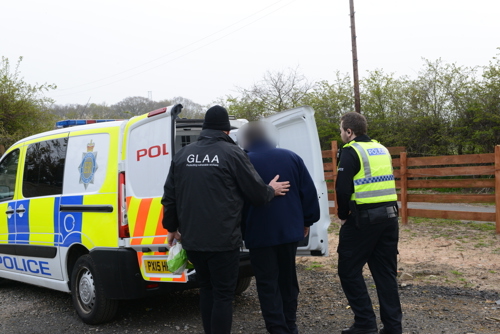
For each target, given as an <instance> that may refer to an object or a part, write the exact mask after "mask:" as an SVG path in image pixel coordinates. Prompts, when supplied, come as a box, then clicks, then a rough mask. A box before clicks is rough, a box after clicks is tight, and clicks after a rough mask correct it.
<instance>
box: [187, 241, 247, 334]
mask: <svg viewBox="0 0 500 334" xmlns="http://www.w3.org/2000/svg"><path fill="white" fill-rule="evenodd" d="M186 253H187V256H188V259H189V261H191V263H192V264H193V265H194V268H195V269H196V279H197V280H198V282H199V283H200V309H201V319H202V322H203V329H204V330H205V333H206V334H230V333H231V325H232V322H233V304H232V303H233V299H234V291H235V289H236V282H237V281H238V270H239V260H240V249H239V248H237V249H235V250H232V251H226V252H195V251H186Z"/></svg>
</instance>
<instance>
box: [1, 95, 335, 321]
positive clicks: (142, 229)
mask: <svg viewBox="0 0 500 334" xmlns="http://www.w3.org/2000/svg"><path fill="white" fill-rule="evenodd" d="M181 110H182V106H181V105H175V106H170V107H166V108H161V109H158V110H155V111H152V112H150V113H147V114H144V115H142V116H137V117H133V118H131V119H129V120H121V121H105V120H76V121H75V120H69V121H62V122H58V127H59V128H58V129H56V130H53V131H49V132H45V133H41V134H37V135H34V136H31V137H28V138H25V139H23V140H20V141H19V142H17V143H15V144H14V145H13V146H12V147H10V148H9V149H8V150H7V151H6V152H5V154H4V155H3V156H2V158H1V160H0V277H1V278H5V279H10V280H16V281H20V282H26V283H30V284H35V285H38V286H43V287H47V288H51V289H54V290H58V291H64V292H68V293H71V295H72V299H73V305H74V307H75V309H76V311H77V314H78V315H79V316H80V318H81V319H82V320H83V321H84V322H85V323H88V324H98V323H102V322H106V321H109V320H110V319H112V318H113V316H114V315H115V313H116V311H117V307H118V301H119V300H123V299H135V298H142V297H147V296H152V295H157V294H158V293H160V292H164V291H173V290H176V289H186V288H192V287H196V279H195V273H194V272H193V271H188V270H186V271H184V273H182V274H181V275H174V274H173V273H171V272H170V271H169V270H168V266H167V265H166V260H167V256H168V246H167V234H168V232H167V231H166V230H165V229H164V228H163V227H162V224H161V221H162V215H163V208H162V205H161V203H160V201H161V197H162V195H163V185H164V182H165V180H166V176H167V173H168V170H169V166H170V162H171V159H172V156H173V155H174V154H175V151H176V150H178V149H180V148H181V147H182V146H185V145H187V144H189V143H191V142H193V141H195V140H196V138H197V136H198V134H199V132H200V131H201V124H202V120H198V121H190V120H182V119H178V114H179V113H180V112H181ZM268 121H269V122H272V123H273V124H275V125H276V127H277V129H278V132H279V146H280V147H283V148H288V149H291V150H293V151H295V152H296V153H297V154H299V155H300V156H301V157H302V158H303V160H304V161H305V164H306V166H307V168H308V170H309V172H310V173H311V175H312V177H313V179H314V182H315V184H316V187H317V190H318V196H319V200H320V206H321V211H322V212H321V219H320V221H319V222H317V223H316V224H314V225H313V226H312V228H311V231H310V234H309V236H308V237H307V238H306V239H305V240H304V241H303V242H301V243H300V247H299V249H298V255H317V256H324V255H327V254H328V242H327V241H328V236H327V229H328V226H329V224H330V218H329V212H328V199H327V190H326V184H325V181H324V177H323V164H322V159H321V150H320V145H319V140H318V134H317V129H316V124H315V122H314V111H313V110H312V108H310V107H300V108H297V109H293V110H289V111H286V112H281V113H277V114H275V115H273V116H271V117H269V118H268ZM79 124H84V125H81V126H80V125H79ZM70 125H76V126H70ZM235 131H237V129H235ZM251 276H252V271H251V267H250V263H249V258H248V254H247V253H245V252H244V251H242V256H241V267H240V277H239V281H238V292H240V293H241V292H242V291H244V290H245V289H246V288H247V287H248V285H249V284H250V278H251Z"/></svg>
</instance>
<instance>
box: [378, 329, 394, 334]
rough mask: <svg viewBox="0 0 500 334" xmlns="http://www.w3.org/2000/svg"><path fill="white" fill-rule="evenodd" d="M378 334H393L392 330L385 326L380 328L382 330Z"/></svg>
mask: <svg viewBox="0 0 500 334" xmlns="http://www.w3.org/2000/svg"><path fill="white" fill-rule="evenodd" d="M378 334H391V332H389V331H387V330H386V329H385V328H382V329H380V332H378Z"/></svg>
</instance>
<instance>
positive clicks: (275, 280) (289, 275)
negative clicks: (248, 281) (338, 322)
mask: <svg viewBox="0 0 500 334" xmlns="http://www.w3.org/2000/svg"><path fill="white" fill-rule="evenodd" d="M297 244H298V243H297V242H293V243H289V244H283V245H277V246H272V247H262V248H253V249H250V260H251V262H252V268H253V271H254V274H255V280H256V285H257V293H258V295H259V301H260V308H261V310H262V316H263V317H264V322H265V323H266V328H267V331H268V332H269V333H272V334H290V333H292V334H296V333H298V330H297V325H296V324H295V322H296V320H297V298H298V295H299V283H298V280H297V272H296V269H295V256H296V254H297Z"/></svg>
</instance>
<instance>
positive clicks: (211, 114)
mask: <svg viewBox="0 0 500 334" xmlns="http://www.w3.org/2000/svg"><path fill="white" fill-rule="evenodd" d="M202 129H212V130H221V131H230V130H231V124H230V123H229V115H228V114H227V110H226V108H224V107H221V106H213V107H212V108H210V109H208V110H207V113H206V114H205V121H204V122H203V127H202Z"/></svg>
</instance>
